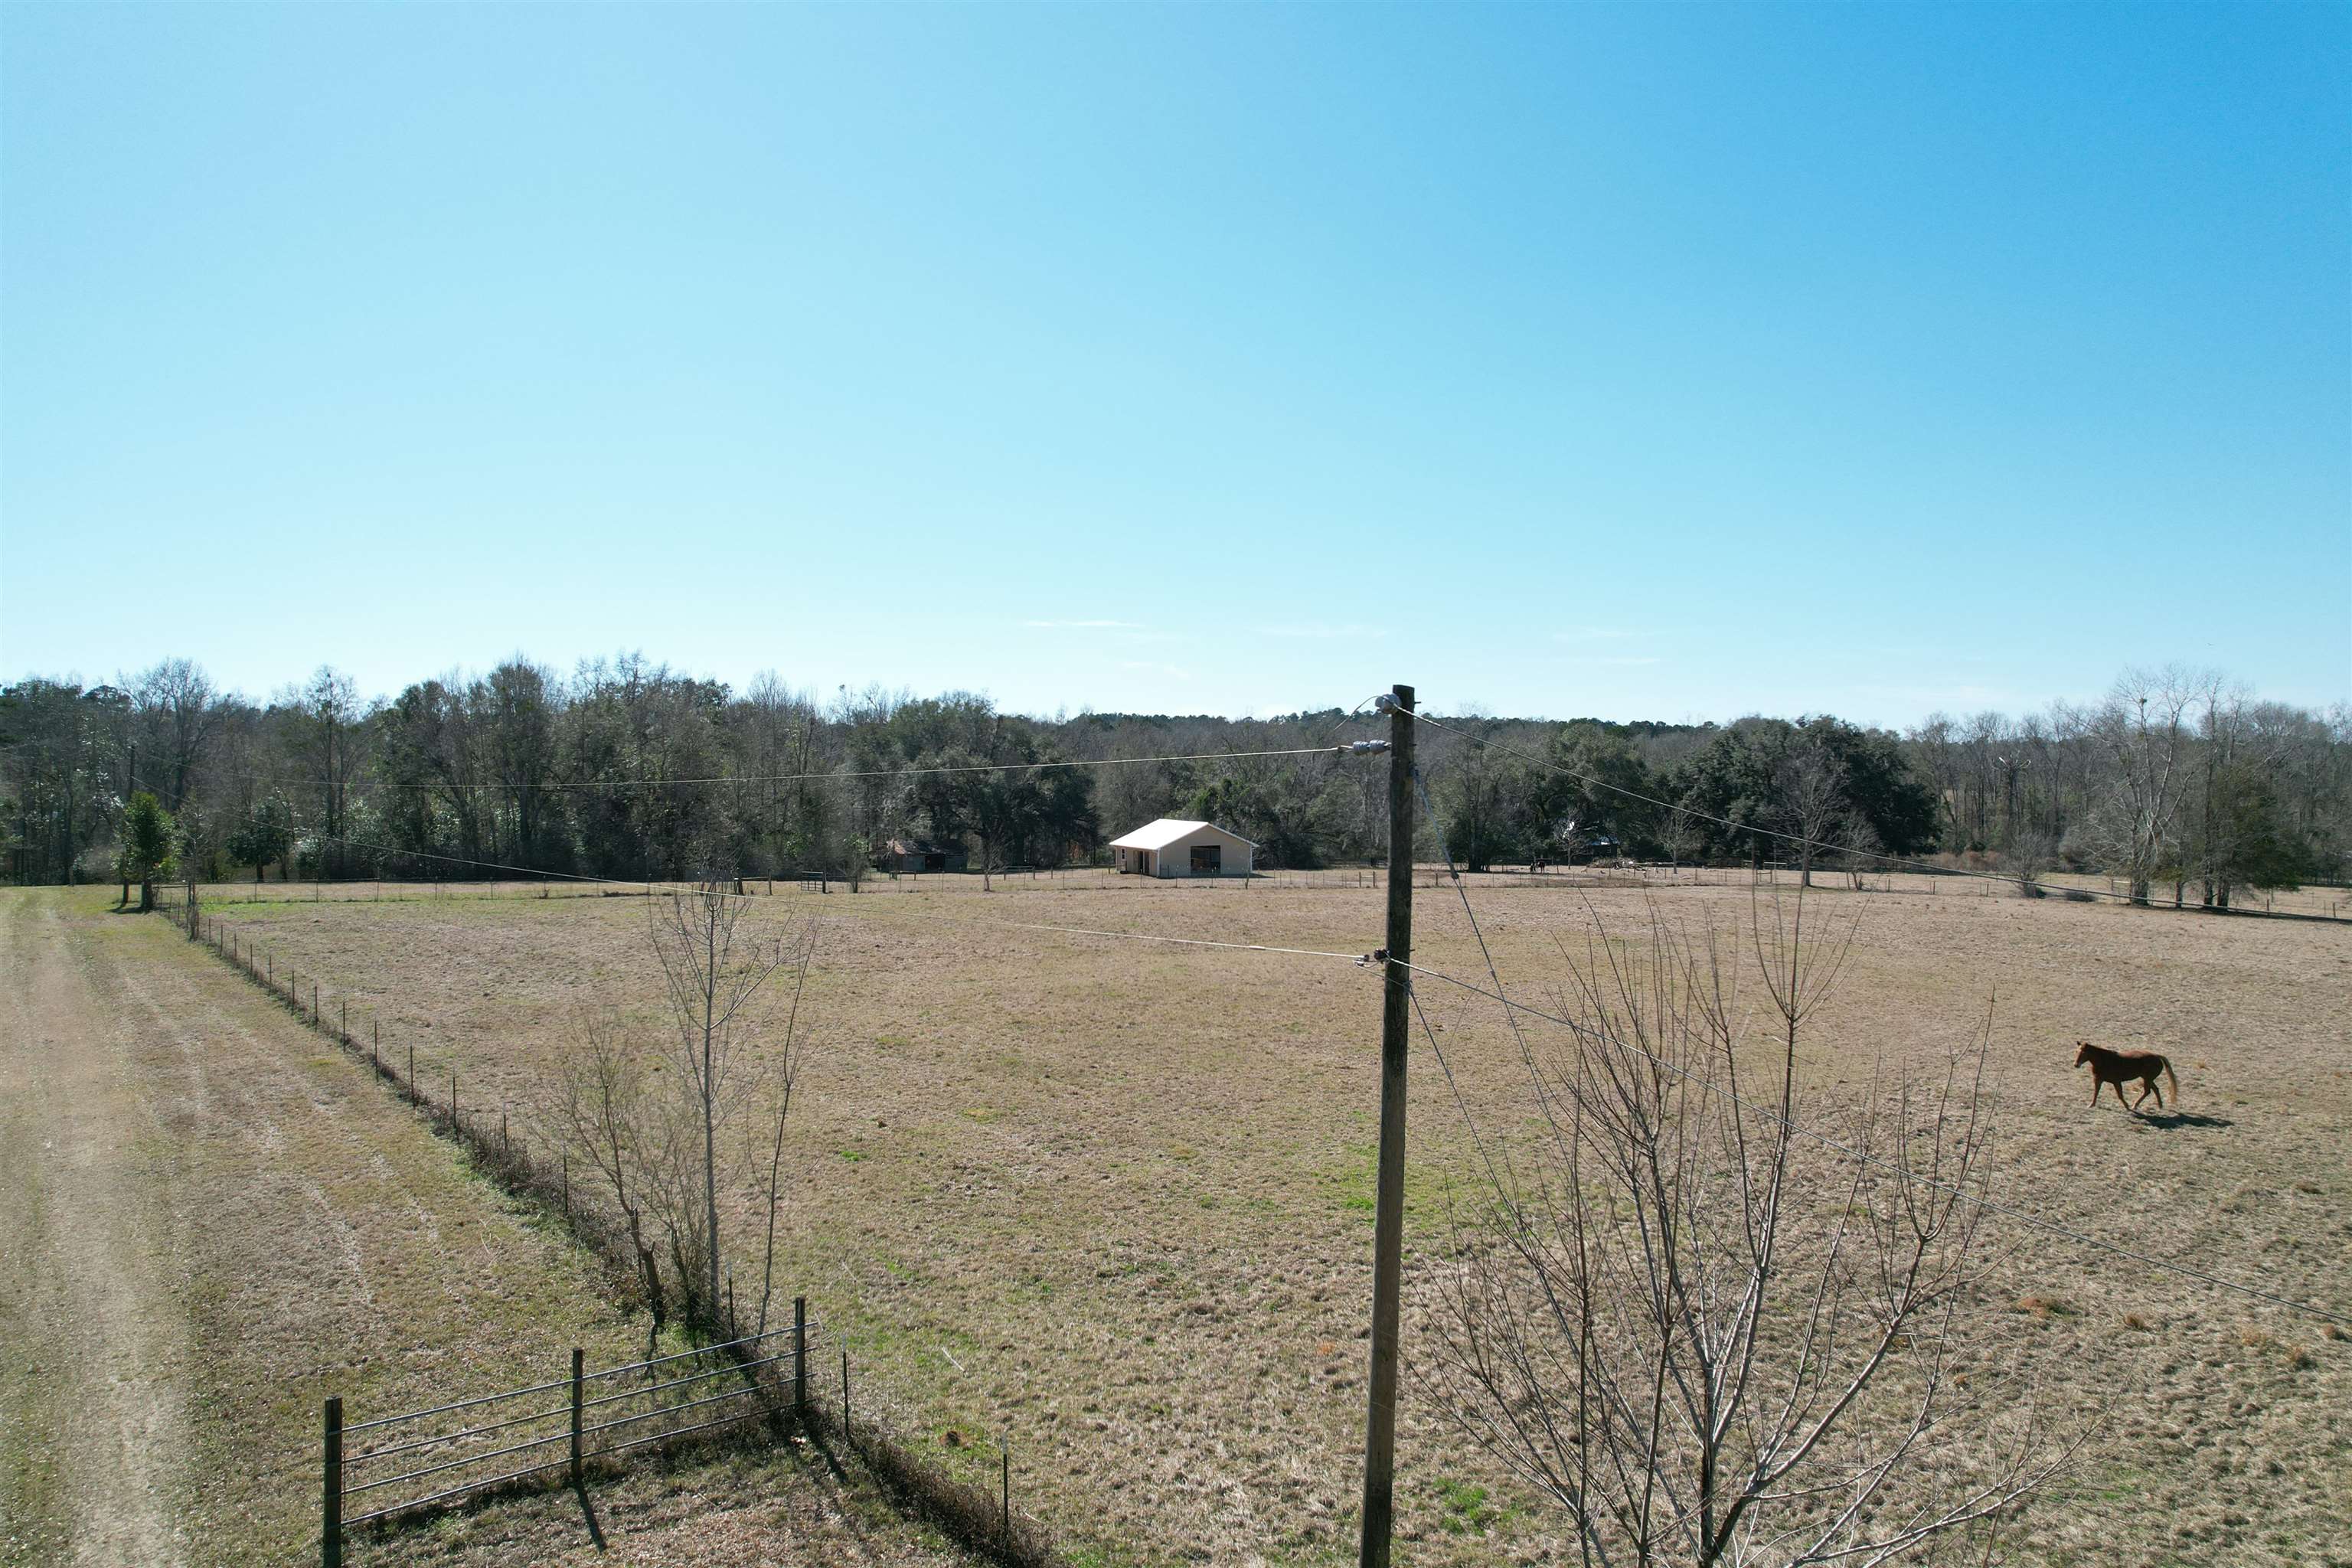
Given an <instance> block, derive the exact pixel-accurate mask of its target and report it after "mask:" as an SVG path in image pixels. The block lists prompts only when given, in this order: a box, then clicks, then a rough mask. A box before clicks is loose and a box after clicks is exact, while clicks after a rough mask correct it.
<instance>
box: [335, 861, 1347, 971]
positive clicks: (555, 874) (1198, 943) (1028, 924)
mask: <svg viewBox="0 0 2352 1568" xmlns="http://www.w3.org/2000/svg"><path fill="white" fill-rule="evenodd" d="M320 837H323V838H326V839H329V840H330V841H331V842H334V843H337V844H341V845H342V846H343V847H345V848H349V849H365V850H369V851H372V852H374V853H377V854H382V855H393V856H402V855H404V856H407V857H409V858H413V859H418V860H437V861H440V862H443V863H444V864H447V865H453V866H473V867H477V868H480V869H482V870H486V871H513V872H516V873H518V874H520V875H522V876H527V877H548V878H552V879H557V880H560V881H566V882H600V883H609V884H613V885H615V886H624V887H636V886H643V887H646V888H653V887H656V886H659V885H660V884H661V882H663V881H667V880H670V879H667V878H663V879H652V878H647V879H643V880H642V881H638V880H633V879H627V878H621V877H590V876H583V875H582V874H580V873H578V872H574V871H541V870H535V869H533V868H530V867H528V866H509V865H505V864H502V863H500V862H499V861H496V860H470V859H467V858H465V857H463V856H459V855H434V854H428V853H426V852H425V851H424V850H421V849H397V848H394V847H391V846H390V845H383V844H368V843H364V842H362V840H359V839H356V838H351V837H345V836H344V835H342V834H340V833H330V834H321V835H320ZM704 890H708V891H711V892H713V893H714V894H715V896H717V897H719V898H727V899H749V898H751V894H748V893H730V892H726V891H723V890H720V889H704ZM890 912H891V913H892V914H894V915H905V916H907V917H908V918H909V919H911V920H931V921H950V923H953V924H956V925H985V926H1002V927H1004V928H1006V929H1008V930H1013V931H1057V932H1060V933H1062V934H1063V935H1066V936H1097V937H1113V938H1117V939H1118V940H1121V941H1125V942H1167V943H1171V944H1173V945H1175V946H1179V947H1214V948H1223V949H1225V950H1227V951H1228V952H1274V953H1286V954H1289V955H1291V956H1294V957H1298V958H1343V959H1346V960H1347V961H1348V962H1349V963H1355V964H1361V963H1364V962H1365V955H1364V954H1363V953H1360V952H1325V951H1323V950H1322V949H1319V948H1311V947H1275V946H1271V945H1269V944H1267V943H1265V942H1212V941H1209V940H1207V939H1206V938H1202V937H1189V936H1156V935H1153V934H1151V933H1150V932H1148V931H1101V930H1097V929H1096V928H1093V927H1090V926H1057V925H1045V924H1042V923H1040V922H1038V921H999V920H987V919H981V918H976V917H973V916H968V915H942V914H937V913H933V912H931V911H929V910H905V909H895V908H894V909H893V910H891V911H890ZM827 918H829V919H833V920H846V919H858V918H862V917H855V916H845V915H838V914H835V915H831V916H828V917H827ZM869 923H870V922H869Z"/></svg>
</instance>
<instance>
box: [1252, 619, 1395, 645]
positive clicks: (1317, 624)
mask: <svg viewBox="0 0 2352 1568" xmlns="http://www.w3.org/2000/svg"><path fill="white" fill-rule="evenodd" d="M1258 631H1259V633H1260V635H1262V636H1265V637H1309V638H1313V639H1314V640H1316V641H1318V642H1331V641H1336V640H1338V639H1339V638H1342V637H1386V636H1388V635H1389V631H1388V628H1387V627H1386V626H1365V625H1363V624H1362V623H1361V622H1359V621H1349V622H1348V623H1347V624H1346V625H1344V626H1333V625H1331V624H1330V623H1329V622H1328V621H1300V622H1295V623H1293V624H1291V625H1289V626H1260V627H1259V628H1258Z"/></svg>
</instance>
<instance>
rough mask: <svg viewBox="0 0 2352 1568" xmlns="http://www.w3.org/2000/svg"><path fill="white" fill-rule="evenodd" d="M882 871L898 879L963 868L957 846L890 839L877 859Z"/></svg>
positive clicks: (960, 851) (919, 839)
mask: <svg viewBox="0 0 2352 1568" xmlns="http://www.w3.org/2000/svg"><path fill="white" fill-rule="evenodd" d="M877 858H878V859H879V861H880V862H881V867H882V869H884V870H885V871H894V872H898V873H899V874H901V875H907V874H919V873H921V872H924V871H961V870H962V869H963V868H964V866H965V864H966V857H965V855H964V851H963V847H962V846H961V845H960V844H934V843H932V842H931V841H930V840H929V839H928V838H893V839H891V840H889V841H888V842H887V843H886V844H884V845H883V846H882V853H881V855H880V856H878V857H877Z"/></svg>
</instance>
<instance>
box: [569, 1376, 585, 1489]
mask: <svg viewBox="0 0 2352 1568" xmlns="http://www.w3.org/2000/svg"><path fill="white" fill-rule="evenodd" d="M580 1362H581V1355H580V1347H579V1346H578V1345H573V1346H572V1485H573V1486H575V1487H576V1486H578V1485H579V1484H580V1385H581V1384H582V1382H583V1381H584V1380H583V1378H582V1377H581V1375H580Z"/></svg>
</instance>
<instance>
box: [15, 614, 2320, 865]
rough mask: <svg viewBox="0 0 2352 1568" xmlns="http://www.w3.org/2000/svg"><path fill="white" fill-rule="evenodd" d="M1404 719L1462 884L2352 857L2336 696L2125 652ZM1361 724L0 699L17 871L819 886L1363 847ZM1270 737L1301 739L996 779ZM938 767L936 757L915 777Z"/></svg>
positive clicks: (520, 688)
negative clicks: (907, 870)
mask: <svg viewBox="0 0 2352 1568" xmlns="http://www.w3.org/2000/svg"><path fill="white" fill-rule="evenodd" d="M1433 716H1434V717H1436V718H1438V719H1440V720H1442V721H1443V722H1444V724H1445V725H1446V726H1448V728H1446V729H1439V728H1434V727H1430V726H1423V729H1422V730H1421V731H1419V743H1420V752H1421V758H1422V764H1423V773H1424V776H1425V778H1426V779H1427V780H1428V783H1429V785H1430V788H1431V795H1432V802H1433V805H1434V808H1435V813H1436V816H1437V817H1438V819H1439V820H1441V821H1442V822H1443V823H1444V831H1445V836H1446V845H1445V847H1446V848H1447V849H1448V850H1450V851H1451V853H1452V854H1453V855H1454V858H1456V859H1457V860H1459V861H1461V862H1463V863H1464V864H1465V865H1466V866H1470V867H1486V866H1492V865H1500V864H1535V865H1543V864H1560V863H1567V862H1572V861H1581V860H1586V859H1591V858H1612V859H1613V858H1634V859H1671V860H1679V861H1685V862H1689V861H1703V862H1713V863H1724V862H1735V863H1746V862H1747V861H1748V860H1750V859H1751V858H1766V859H1781V860H1800V859H1802V860H1806V861H1809V862H1811V863H1812V864H1824V863H1833V864H1843V865H1845V866H1847V867H1849V868H1852V867H1855V866H1860V865H1864V864H1868V863H1870V861H1869V857H1871V856H1873V855H1876V854H1894V855H1905V856H1926V855H1944V856H1951V857H1966V858H1969V860H1970V863H1971V864H1976V865H1981V866H1989V867H1995V868H2001V869H2005V870H2008V871H2011V872H2012V873H2014V874H2017V875H2019V876H2021V877H2022V878H2025V879H2031V878H2032V877H2033V876H2034V875H2036V874H2037V873H2039V872H2040V871H2041V870H2042V869H2045V868H2050V867H2053V866H2063V867H2066V868H2072V869H2077V870H2096V871H2107V872H2112V873H2115V874H2116V875H2118V876H2121V877H2124V878H2126V879H2128V880H2129V882H2130V884H2131V886H2132V888H2133V889H2134V891H2135V892H2137V893H2139V894H2141V895H2143V896H2144V895H2146V894H2147V892H2148V891H2149V890H2150V889H2151V888H2153V887H2158V886H2161V885H2164V884H2171V885H2172V887H2173V889H2174V890H2176V891H2185V892H2186V893H2187V894H2188V896H2190V897H2193V898H2197V899H2201V900H2205V901H2208V902H2213V903H2227V902H2228V901H2229V900H2230V898H2231V893H2232V892H2233V891H2234V890H2235V889H2242V888H2246V887H2275V886H2284V885H2290V884H2294V883H2296V882H2301V881H2307V880H2315V879H2329V880H2337V879H2342V878H2343V876H2344V873H2345V868H2346V865H2347V853H2352V718H2347V711H2346V710H2345V709H2344V708H2342V707H2340V706H2339V707H2337V708H2335V709H2331V710H2326V711H2324V712H2313V711H2311V710H2305V709H2301V708H2295V707H2291V706H2287V705H2284V704H2279V703H2270V702H2260V701H2256V700H2252V698H2251V697H2249V696H2247V695H2245V694H2244V693H2242V692H2240V691H2236V690H2234V689H2231V687H2230V686H2229V685H2227V684H2226V683H2225V682H2223V681H2222V680H2221V679H2219V678H2217V677H2214V676H2211V675H2207V674H2194V673H2184V672H2180V671H2177V670H2175V671H2166V672H2162V673H2159V674H2148V673H2145V672H2131V673H2127V674H2126V676H2125V677H2124V679H2122V680H2120V681H2119V682H2118V683H2117V685H2116V689H2114V690H2113V691H2112V692H2111V693H2110V694H2109V695H2108V696H2107V697H2106V698H2105V700H2102V701H2099V702H2096V703H2093V704H2089V705H2086V706H2083V707H2074V706H2068V705H2063V704H2061V705H2056V706H2053V708H2051V709H2050V710H2048V711H2047V712H2044V713H2041V714H2032V715H2028V716H2026V717H2023V718H2021V719H2011V718H2010V717H2007V716H2005V715H2001V714H1997V713H1984V714H1979V715H1976V716H1974V717H1971V718H1968V719H1961V720H1953V719H1947V718H1943V717H1940V716H1938V717H1936V718H1932V719H1930V720H1929V721H1927V722H1926V723H1924V724H1922V725H1920V726H1918V727H1917V728H1916V729H1915V730H1913V731H1910V732H1908V733H1907V734H1896V733H1894V732H1891V731H1881V730H1873V729H1867V728H1864V727H1861V726H1857V725H1853V724H1850V723H1847V722H1845V721H1842V720H1839V719H1837V718H1834V717H1832V716H1829V715H1826V714H1823V715H1812V716H1807V717H1803V718H1800V719H1798V720H1795V721H1784V720H1780V719H1767V718H1744V719H1739V720H1737V721H1732V722H1730V723H1727V724H1723V725H1717V724H1711V723H1710V724H1699V725H1685V724H1660V723H1647V722H1643V723H1631V724H1620V723H1610V722H1604V721H1599V720H1574V721H1567V722H1564V723H1562V722H1550V721H1533V720H1515V719H1495V718H1489V717H1486V716H1482V715H1475V714H1471V715H1462V714H1445V713H1443V712H1439V713H1436V714H1434V715H1433ZM1382 723H1384V721H1377V720H1375V719H1373V718H1371V717H1370V716H1369V715H1359V716H1355V717H1350V716H1349V714H1347V713H1345V712H1343V711H1342V710H1337V709H1334V710H1328V711H1323V712H1313V713H1297V714H1291V715H1288V716H1286V717H1283V718H1278V719H1267V720H1234V719H1221V718H1213V717H1195V718H1180V717H1168V716H1160V715H1137V714H1107V713H1083V714H1080V715H1078V716H1076V717H1075V718H1072V717H1057V718H1055V719H1051V720H1046V719H1039V718H1031V717H1024V716H1022V715H1018V714H1010V713H1003V712H999V711H998V710H996V709H995V708H994V706H993V705H992V704H991V703H990V702H989V701H988V700H987V699H985V698H982V697H976V696H973V695H971V694H969V693H963V692H951V693H949V694H947V695H945V696H940V697H928V698H918V697H915V696H913V695H911V694H909V693H904V692H890V691H885V690H882V689H878V688H877V689H867V690H866V691H864V692H859V693H851V692H849V691H847V690H846V689H842V690H840V691H837V692H836V693H835V695H834V696H833V697H832V698H830V699H825V700H821V699H819V698H818V697H816V696H815V695H814V694H813V693H811V692H808V691H805V690H802V689H795V688H793V687H791V686H789V685H787V684H785V683H784V682H782V681H781V680H779V679H775V678H774V677H773V676H762V677H761V678H760V679H757V680H756V681H754V682H753V683H752V684H751V686H750V687H749V688H748V689H743V690H736V689H731V688H730V687H729V686H727V685H725V684H723V683H720V682H716V681H709V680H701V679H695V678H693V677H690V676H687V675H683V674H680V673H679V672H677V671H676V670H674V669H671V668H668V667H667V666H665V665H661V664H656V663H654V662H651V661H649V660H647V659H646V658H643V657H642V656H640V655H635V654H630V655H624V656H622V657H620V658H614V659H609V660H606V659H599V660H594V661H591V662H587V663H583V664H582V665H581V666H580V667H579V668H577V669H575V670H574V671H573V672H572V673H571V674H570V675H569V676H565V675H562V674H560V673H558V672H556V671H554V670H551V669H549V668H544V667H541V666H539V665H534V664H531V663H529V662H526V661H522V660H515V661H511V662H509V663H507V664H503V665H500V666H499V668H496V669H493V670H491V671H489V672H488V674H486V675H482V676H479V677H460V676H456V675H451V676H444V677H442V678H440V679H432V680H425V681H422V682H419V683H417V684H415V685H413V686H410V687H409V688H407V689H405V690H403V691H401V692H400V693H398V694H397V695H396V696H393V697H391V698H388V699H379V698H368V697H363V696H362V694H361V692H360V691H359V690H358V689H357V688H356V687H355V686H354V685H353V683H352V680H351V679H349V678H348V677H346V676H343V675H341V674H339V673H337V672H336V671H334V670H332V669H328V668H322V669H320V671H318V673H317V674H315V675H314V676H312V677H311V678H310V680H309V681H307V682H305V683H303V684H300V685H295V686H289V687H287V688H285V689H282V690H280V691H279V692H278V693H277V694H276V695H275V696H273V697H271V698H270V699H269V700H267V701H254V700H249V699H247V698H246V697H243V696H240V695H237V694H236V693H230V692H224V691H221V690H219V689H216V688H215V686H214V684H213V683H212V681H211V680H210V679H207V678H206V676H205V672H204V671H203V669H202V668H199V667H198V666H196V665H195V664H194V663H192V662H190V661H188V660H184V659H171V660H166V661H165V662H163V663H162V664H159V665H157V666H156V667H155V668H152V669H150V670H147V671H145V672H143V673H142V674H139V675H136V676H131V677H125V678H123V679H121V680H119V681H118V682H116V683H115V684H111V685H100V686H91V687H84V686H81V685H79V684H78V683H76V682H72V681H64V680H55V679H43V678H39V677H31V678H27V679H24V680H22V681H20V682H18V683H17V684H16V685H14V686H11V687H8V688H7V689H5V691H0V816H5V855H6V862H5V864H6V868H7V874H8V876H9V877H10V878H11V879H14V880H15V881H17V882H63V881H68V880H104V879H111V878H112V877H114V876H116V875H117V874H118V872H119V860H120V856H119V849H120V847H121V843H122V841H123V838H124V821H125V815H126V812H128V811H129V810H130V808H131V803H132V800H133V797H134V796H135V795H139V794H142V793H143V794H150V795H153V796H154V797H155V799H156V802H157V803H158V804H159V805H161V806H162V807H163V810H164V811H165V812H167V813H168V814H169V815H170V816H171V818H172V820H173V833H174V836H175V837H174V843H175V845H176V853H177V858H178V859H179V861H180V862H181V864H182V867H183V868H184V869H187V868H193V869H194V870H196V871H198V872H199V873H200V874H202V875H203V876H204V877H205V878H206V879H219V878H223V877H226V876H231V875H246V874H257V873H258V871H259V869H260V868H263V867H269V868H284V869H285V870H286V871H288V872H291V873H292V874H296V875H301V876H317V877H326V878H342V877H374V876H395V877H415V876H435V877H446V878H452V879H465V878H477V877H479V878H491V877H502V876H509V875H513V874H514V872H515V870H516V869H520V870H525V871H540V872H558V873H569V874H572V875H588V876H601V877H614V878H623V879H641V878H689V877H699V876H714V875H717V876H754V877H757V876H773V875H786V874H793V873H811V874H816V873H824V874H832V875H839V874H841V873H843V872H844V871H845V870H846V869H847V868H850V867H852V866H853V865H855V866H861V867H862V866H865V865H869V864H872V863H874V862H875V861H876V860H877V858H880V857H881V856H882V855H883V854H884V852H885V850H886V848H887V846H888V844H889V843H890V841H892V840H894V839H898V840H908V841H916V842H920V843H928V844H931V845H940V844H950V843H951V844H954V845H956V846H958V847H964V848H966V849H967V850H968V851H969V853H970V854H971V864H972V865H973V866H974V867H981V866H994V867H1004V866H1058V865H1065V864H1070V863H1083V862H1086V861H1087V860H1090V859H1093V858H1097V856H1098V855H1099V854H1100V852H1101V847H1102V845H1103V843H1104V841H1105V840H1106V839H1107V838H1108V837H1115V836H1117V835H1118V834H1119V833H1123V832H1125V831H1127V830H1128V829H1129V828H1131V827H1134V826H1138V825H1139V824H1141V823H1143V822H1146V821H1149V820H1150V819H1151V818H1153V817H1157V816H1194V817H1202V818H1207V819H1210V820H1213V821H1215V822H1218V823H1221V824H1223V826H1226V827H1229V828H1231V829H1233V830H1234V831H1235V832H1237V833H1240V834H1242V835H1243V836H1244V837H1248V838H1251V839H1254V840H1255V841H1256V843H1257V844H1258V845H1259V847H1260V850H1259V861H1260V864H1261V865H1265V866H1270V867H1312V866H1322V865H1334V864H1346V863H1351V862H1362V861H1367V860H1373V859H1377V858H1381V857H1383V856H1385V854H1386V852H1387V821H1386V794H1385V791H1386V784H1385V768H1384V766H1383V765H1382V764H1381V763H1379V762H1378V761H1377V760H1376V759H1366V758H1349V757H1344V756H1341V755H1339V754H1338V753H1337V752H1330V751H1328V750H1325V751H1321V752H1314V749H1316V748H1329V747H1332V746H1333V745H1335V744H1336V743H1337V742H1342V741H1345V740H1349V739H1354V738H1359V737H1362V736H1366V735H1370V734H1377V733H1380V732H1381V724H1382ZM1284 751H1308V752H1313V753H1314V754H1306V755H1292V756H1271V755H1260V756H1223V755H1212V756H1208V757H1204V758H1198V759H1196V760H1183V761H1151V762H1135V763H1129V764H1127V765H1121V766H1112V767H1088V768H1046V769H1032V770H1021V771H1005V770H999V769H996V768H994V767H992V764H1001V763H1041V762H1063V761H1085V762H1097V761H1102V760H1106V759H1128V758H1160V757H1169V756H1187V757H1189V756H1192V754H1195V753H1229V752H1284ZM950 769H961V770H965V771H961V772H946V771H925V770H950ZM1768 835H1780V836H1784V837H1768ZM1417 837H1420V838H1421V839H1422V847H1421V850H1420V852H1421V853H1423V855H1434V854H1435V853H1436V849H1437V844H1436V839H1435V837H1434V835H1433V834H1427V833H1426V830H1425V828H1424V829H1423V830H1421V831H1419V832H1417Z"/></svg>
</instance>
